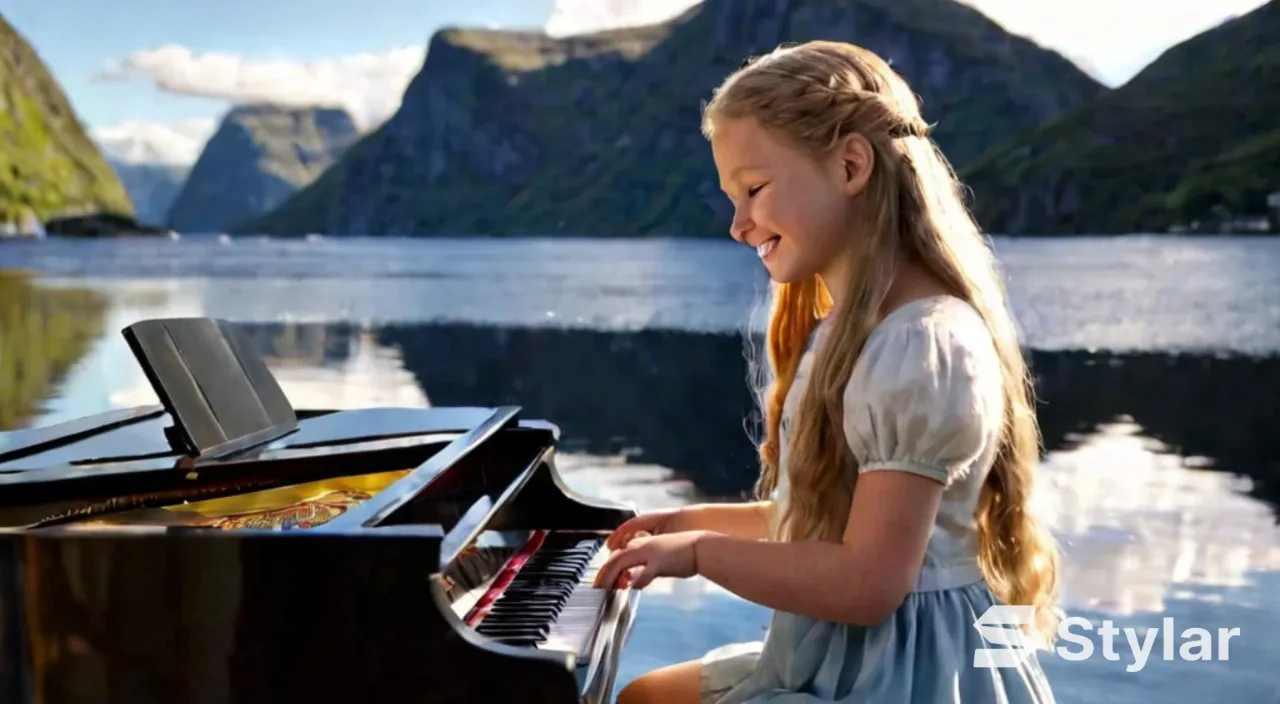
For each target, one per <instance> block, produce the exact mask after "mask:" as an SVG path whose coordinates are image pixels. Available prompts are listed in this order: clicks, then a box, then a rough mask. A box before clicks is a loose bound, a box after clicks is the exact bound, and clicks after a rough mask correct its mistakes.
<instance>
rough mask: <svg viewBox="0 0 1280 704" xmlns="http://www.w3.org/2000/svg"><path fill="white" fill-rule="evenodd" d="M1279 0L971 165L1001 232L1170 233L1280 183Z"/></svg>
mask: <svg viewBox="0 0 1280 704" xmlns="http://www.w3.org/2000/svg"><path fill="white" fill-rule="evenodd" d="M1277 115H1280V0H1272V2H1270V3H1268V4H1266V5H1263V6H1262V7H1260V8H1258V9H1256V10H1254V11H1253V12H1251V13H1249V14H1247V15H1244V16H1242V17H1238V18H1236V19H1233V20H1231V21H1229V22H1226V23H1224V24H1222V25H1220V26H1218V27H1216V28H1214V29H1212V30H1209V31H1207V32H1204V33H1202V34H1200V35H1198V36H1196V37H1193V38H1191V39H1189V40H1187V41H1185V42H1183V43H1181V44H1179V45H1177V46H1175V47H1173V48H1171V49H1169V50H1168V51H1166V52H1165V53H1164V54H1163V55H1162V56H1161V57H1160V58H1159V59H1157V60H1156V61H1155V62H1153V63H1152V64H1151V65H1150V66H1149V67H1147V68H1146V69H1145V70H1143V71H1142V72H1141V73H1139V74H1138V75H1137V76H1135V77H1134V78H1133V80H1131V81H1129V82H1128V83H1126V84H1125V85H1123V86H1121V87H1120V88H1117V89H1116V90H1114V91H1110V92H1107V93H1103V94H1100V95H1099V96H1098V97H1097V98H1096V99H1094V100H1092V101H1090V102H1089V103H1087V104H1086V105H1084V106H1081V107H1080V108H1077V109H1076V110H1073V111H1071V112H1069V113H1067V114H1065V115H1063V116H1062V117H1060V118H1059V119H1057V120H1053V121H1051V122H1048V123H1046V124H1044V125H1041V126H1040V127H1038V128H1036V129H1035V130H1032V131H1031V132H1029V133H1027V134H1025V135H1020V136H1019V137H1017V138H1015V139H1013V140H1011V141H1010V142H1008V143H1006V144H1003V145H1000V146H999V147H997V148H995V149H993V150H991V151H990V152H989V153H987V154H985V155H983V156H982V157H981V158H980V159H978V160H976V161H975V162H974V163H972V164H970V165H969V166H968V167H967V168H965V169H964V170H963V171H962V176H963V177H964V179H965V181H966V182H967V183H968V184H969V186H970V187H971V188H972V189H973V191H974V196H975V204H974V208H975V211H976V213H977V215H978V218H979V220H980V221H982V223H983V225H984V226H986V227H987V229H989V230H990V231H992V232H1007V233H1079V232H1084V233H1124V232H1134V231H1164V230H1166V229H1167V228H1169V227H1170V226H1173V225H1179V224H1186V223H1191V222H1193V221H1195V220H1202V219H1205V218H1212V217H1214V216H1213V211H1214V210H1215V206H1221V207H1222V208H1225V209H1226V211H1227V212H1230V213H1234V214H1237V215H1240V214H1246V215H1247V214H1254V215H1261V214H1264V213H1265V212H1266V194H1267V193H1268V192H1271V191H1276V190H1280V118H1277Z"/></svg>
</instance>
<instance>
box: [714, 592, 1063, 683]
mask: <svg viewBox="0 0 1280 704" xmlns="http://www.w3.org/2000/svg"><path fill="white" fill-rule="evenodd" d="M922 576H925V577H928V578H929V579H924V580H922V584H921V585H920V587H918V588H917V590H916V591H914V592H913V593H911V594H910V595H908V596H907V598H906V600H905V601H904V602H903V604H902V606H900V607H899V608H898V610H897V611H896V612H894V614H893V615H892V616H891V617H889V619H888V620H886V621H885V622H884V623H881V624H879V625H876V626H873V627H870V628H865V627H860V626H849V625H844V624H838V623H831V622H829V621H818V620H815V619H811V618H806V617H803V616H796V615H795V614H789V613H783V612H776V613H775V614H774V617H773V621H772V624H771V625H770V627H769V633H768V635H767V636H766V638H765V640H764V641H763V642H755V643H734V644H730V645H726V646H723V647H720V648H717V649H715V650H713V651H711V652H710V653H707V655H706V656H705V657H704V658H703V659H702V683H701V684H702V702H703V704H746V703H754V704H760V703H763V702H771V703H775V704H801V703H807V702H832V701H835V702H868V703H872V704H880V703H882V702H884V703H892V704H943V703H944V702H945V703H946V704H997V703H998V704H1051V703H1052V702H1053V701H1054V699H1053V692H1052V690H1051V689H1050V688H1049V683H1048V681H1047V680H1046V679H1045V676H1044V673H1043V671H1042V670H1041V669H1040V663H1039V660H1038V659H1037V658H1036V657H1035V655H1034V654H1033V655H1032V656H1031V657H1030V658H1029V659H1028V660H1026V661H1025V662H1024V663H1023V664H1022V665H1020V666H1017V667H1010V668H1003V669H985V668H978V667H975V666H974V664H973V662H974V661H973V654H974V651H976V650H979V649H982V648H993V647H1000V646H999V645H993V644H991V643H987V642H986V641H984V640H983V639H982V635H981V634H980V633H979V632H978V630H977V629H976V628H975V627H974V625H973V624H974V621H976V620H977V619H978V617H979V616H981V615H982V614H983V612H985V611H986V610H987V609H988V608H990V607H991V606H992V605H994V604H996V603H998V602H997V600H996V598H995V596H994V595H993V594H992V593H991V590H990V589H988V588H987V585H986V583H985V582H984V581H982V576H981V574H980V573H979V572H978V571H977V568H976V567H972V568H959V569H956V568H952V569H950V570H947V571H946V574H938V575H922ZM956 584H959V585H960V586H952V585H956Z"/></svg>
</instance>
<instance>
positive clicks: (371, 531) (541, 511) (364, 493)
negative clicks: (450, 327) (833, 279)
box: [0, 318, 638, 704]
mask: <svg viewBox="0 0 1280 704" xmlns="http://www.w3.org/2000/svg"><path fill="white" fill-rule="evenodd" d="M124 335H125V338H126V340H127V341H128V343H129V345H130V347H131V349H132V350H133V352H134V355H135V356H136V357H137V359H138V361H139V363H140V364H141V366H142V368H143V370H144V372H145V373H146V375H147V377H148V380H149V381H150V383H151V385H152V387H153V388H154V389H155V391H156V394H157V396H158V397H159V399H160V400H161V405H160V406H155V407H147V408H136V409H126V410H118V411H112V412H107V413H102V414H99V415H94V416H89V417H85V418H80V419H76V420H73V421H69V422H66V423H62V424H58V425H52V426H48V427H41V428H31V429H25V430H19V431H14V432H10V433H0V701H2V702H6V703H15V704H25V703H32V704H34V703H39V704H81V703H88V702H94V703H95V704H114V703H119V704H125V703H127V704H149V703H151V702H164V703H165V704H176V703H178V702H198V703H201V704H203V703H209V704H215V703H217V704H222V703H241V702H245V703H258V702H317V701H320V702H330V701H332V702H353V703H354V702H387V703H399V702H480V703H483V702H507V701H511V702H548V703H551V702H593V703H594V702H606V701H608V700H609V699H610V697H611V694H612V689H613V686H614V681H615V674H616V670H617V664H618V658H619V656H620V654H621V651H622V648H623V646H624V644H625V641H626V638H627V635H628V632H629V630H630V627H631V621H632V617H633V615H634V613H635V609H636V603H637V599H638V595H637V593H636V592H633V591H631V590H627V589H595V588H592V587H591V579H592V577H593V571H594V570H595V569H596V568H597V567H598V566H599V564H600V563H601V562H602V561H603V559H604V557H605V556H606V553H607V549H606V548H604V547H603V542H602V541H603V539H604V537H605V536H606V535H607V534H608V532H609V531H610V530H611V529H612V528H614V527H616V526H617V525H619V524H620V523H621V522H623V521H624V520H626V519H627V518H628V517H630V516H633V515H635V511H634V508H632V507H630V506H626V505H619V504H616V503H613V502H608V501H604V500H597V499H593V498H588V497H584V496H581V495H578V494H576V493H575V492H573V491H571V490H570V489H569V488H567V487H566V485H565V484H564V483H563V481H562V479H561V477H560V476H559V474H558V473H557V470H556V466H555V449H556V444H557V441H558V437H559V431H558V429H557V428H556V427H555V426H554V425H551V424H550V423H547V422H544V421H539V420H530V419H522V418H521V417H520V414H519V408H517V407H500V408H432V409H409V408H370V409H359V410H347V411H328V410H295V409H293V408H292V407H291V405H290V404H289V402H288V400H287V399H286V398H285V395H284V393H283V391H282V390H281V389H280V387H279V385H278V384H277V383H276V381H275V379H274V378H273V377H272V376H271V373H270V371H269V370H268V369H267V367H266V365H265V363H264V362H263V361H262V360H261V358H260V357H258V356H257V355H256V354H255V353H254V352H253V351H252V350H251V349H250V348H249V343H248V338H247V337H246V336H245V335H244V334H243V333H242V332H241V331H240V330H239V329H237V328H236V327H234V326H232V325H229V324H227V323H226V322H224V321H220V320H214V319H206V318H184V319H158V320H147V321H142V322H140V323H137V324H135V325H132V326H130V327H129V328H126V329H125V330H124Z"/></svg>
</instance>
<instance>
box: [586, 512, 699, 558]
mask: <svg viewBox="0 0 1280 704" xmlns="http://www.w3.org/2000/svg"><path fill="white" fill-rule="evenodd" d="M679 514H680V509H678V508H669V509H663V510H661V511H650V512H649V513H642V514H640V515H639V516H636V517H635V518H630V519H627V521H626V522H624V523H623V524H622V525H620V526H618V527H617V528H615V529H614V530H613V532H612V533H610V534H609V537H608V538H607V539H605V541H604V544H605V545H606V546H607V547H608V548H609V549H610V550H621V549H622V548H625V547H626V546H627V544H628V543H630V542H631V541H632V539H634V538H636V537H637V536H638V535H639V534H641V533H647V534H649V535H662V534H663V533H671V532H674V531H673V530H672V528H674V527H675V518H676V516H678V515H679Z"/></svg>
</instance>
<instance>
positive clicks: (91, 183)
mask: <svg viewBox="0 0 1280 704" xmlns="http://www.w3.org/2000/svg"><path fill="white" fill-rule="evenodd" d="M66 211H78V212H84V211H93V212H99V211H101V212H113V213H118V214H122V215H131V214H132V213H133V204H132V203H131V202H130V201H129V196H128V195H127V194H126V193H125V190H124V187H123V186H122V185H121V184H120V179H118V178H116V175H115V173H114V172H113V171H112V170H111V167H110V166H108V165H107V162H106V160H105V159H104V158H103V156H102V154H101V153H100V152H99V151H98V148H97V146H96V145H95V144H94V143H93V141H92V140H90V139H89V135H88V134H87V133H86V132H85V129H84V125H82V124H81V123H80V119H79V118H78V117H77V116H76V113H75V111H74V110H73V109H72V107H71V103H70V101H68V100H67V96H66V94H64V93H63V92H62V87H61V86H59V85H58V82H57V80H55V79H54V77H53V76H52V75H51V74H50V73H49V70H48V69H47V68H46V67H45V65H44V63H43V62H42V61H41V60H40V57H39V55H37V54H36V52H35V50H34V49H32V48H31V45H30V44H28V43H27V40H26V39H25V38H24V37H23V36H22V35H21V34H19V33H18V31H17V30H16V29H14V28H13V26H11V25H10V24H9V23H8V22H7V21H6V20H5V19H4V17H3V16H0V223H4V222H17V221H20V220H21V219H22V218H23V217H24V216H26V215H28V214H32V213H34V214H35V215H36V217H38V218H40V219H41V220H44V219H46V218H48V217H50V216H51V215H56V214H59V213H63V212H66Z"/></svg>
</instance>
